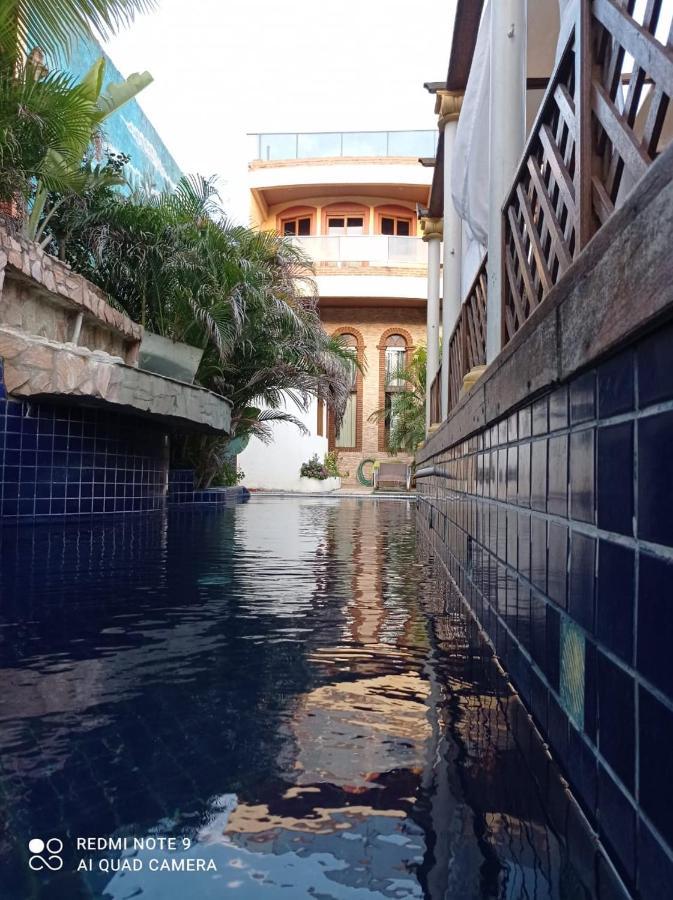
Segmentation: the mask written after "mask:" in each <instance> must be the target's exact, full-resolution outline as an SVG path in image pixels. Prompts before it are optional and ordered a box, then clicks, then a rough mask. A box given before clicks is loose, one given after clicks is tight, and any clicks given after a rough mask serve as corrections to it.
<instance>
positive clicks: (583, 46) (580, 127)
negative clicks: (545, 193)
mask: <svg viewBox="0 0 673 900" xmlns="http://www.w3.org/2000/svg"><path fill="white" fill-rule="evenodd" d="M592 79H593V47H592V42H591V0H579V2H578V4H577V20H576V22H575V122H576V129H577V132H576V135H575V203H576V210H577V223H576V227H575V253H574V256H575V257H577V254H578V253H579V252H580V251H581V250H582V249H583V248H584V247H586V245H587V244H588V243H589V241H590V240H591V237H592V236H593V233H594V230H595V229H594V216H593V200H592V180H593V174H594V172H593V170H594V161H595V154H594V141H593V133H592V121H591V119H592V113H591V95H592Z"/></svg>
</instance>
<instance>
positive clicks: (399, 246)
mask: <svg viewBox="0 0 673 900" xmlns="http://www.w3.org/2000/svg"><path fill="white" fill-rule="evenodd" d="M295 241H296V243H297V244H298V245H299V246H300V247H302V249H303V250H304V251H305V252H306V253H307V255H308V256H310V257H311V259H312V260H313V261H314V262H315V263H318V264H319V263H330V264H332V265H338V264H340V263H343V264H347V265H349V264H352V263H367V264H369V265H372V266H391V267H395V268H398V267H404V266H409V267H413V268H418V267H419V266H425V265H426V264H427V250H426V247H425V245H424V243H423V241H422V239H421V238H418V237H397V236H393V235H387V234H363V235H315V236H313V237H301V238H295Z"/></svg>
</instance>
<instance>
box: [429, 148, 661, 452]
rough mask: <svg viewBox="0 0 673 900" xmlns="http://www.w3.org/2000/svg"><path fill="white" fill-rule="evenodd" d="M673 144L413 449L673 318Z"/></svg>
mask: <svg viewBox="0 0 673 900" xmlns="http://www.w3.org/2000/svg"><path fill="white" fill-rule="evenodd" d="M671 246H673V146H672V147H669V148H668V149H667V150H666V152H665V153H663V154H662V155H661V157H660V158H659V159H658V160H657V161H656V162H655V163H654V164H653V165H652V166H651V167H650V169H649V170H648V171H647V173H646V174H645V176H644V177H643V179H642V180H641V182H640V183H639V184H638V185H637V186H636V187H635V189H634V190H633V191H632V192H631V194H630V195H629V197H628V198H627V199H626V202H625V203H624V205H623V206H622V207H621V208H620V209H619V210H617V212H616V213H615V214H614V215H613V216H612V218H611V219H610V220H609V221H608V222H607V224H606V225H604V226H603V228H601V230H600V231H598V232H597V234H596V235H595V237H594V238H593V239H592V240H591V241H590V243H589V244H588V245H587V247H586V248H585V250H584V251H583V252H582V253H581V255H580V256H579V258H578V259H577V260H576V262H575V263H574V264H573V265H572V266H571V267H570V269H569V270H568V271H567V272H566V274H565V275H564V277H563V278H562V279H561V280H560V281H559V282H558V284H556V285H555V286H554V288H553V289H552V290H551V291H550V292H549V294H548V296H547V297H546V299H545V300H544V301H543V302H542V303H541V304H540V306H538V308H537V309H536V310H535V312H534V313H533V315H532V316H531V317H530V318H529V319H528V321H527V322H526V323H525V324H524V326H523V327H522V328H521V329H520V331H518V332H517V334H516V335H515V336H514V338H513V339H512V340H511V341H510V343H509V344H508V345H507V346H506V347H505V348H504V350H503V351H502V352H501V353H500V355H499V356H498V357H497V359H495V360H494V361H493V362H492V363H491V365H490V366H489V367H488V369H487V370H486V372H485V373H484V374H483V375H482V377H481V378H480V379H479V381H478V382H477V383H476V384H475V385H474V387H473V388H472V389H471V390H470V391H469V392H468V393H467V394H466V395H465V397H464V398H463V399H462V400H461V401H460V402H459V403H458V405H457V406H456V407H455V408H454V410H453V411H452V413H451V414H450V416H449V418H448V419H447V421H446V422H444V423H443V424H442V426H441V427H440V428H439V429H438V430H437V431H436V432H435V434H434V435H432V436H431V437H430V438H429V440H428V441H427V442H426V443H425V444H424V445H423V447H422V448H421V449H420V450H419V451H418V452H417V454H416V461H417V462H418V463H423V462H424V461H426V460H428V459H430V458H431V457H433V456H436V455H437V454H438V453H440V452H442V451H443V450H446V449H447V448H448V447H452V446H453V445H454V444H456V443H458V442H459V441H462V440H464V439H465V438H466V437H469V436H470V435H472V434H474V433H475V432H477V431H479V430H480V429H482V428H484V427H485V426H486V425H489V424H491V423H492V422H494V421H495V420H496V419H499V418H501V417H502V416H504V415H506V414H507V413H509V412H510V411H511V410H512V409H515V408H516V407H517V406H519V405H521V404H522V403H524V402H525V401H528V400H530V399H531V397H533V396H535V395H536V394H539V393H541V392H542V391H544V390H545V389H547V388H550V387H551V386H553V385H554V384H557V383H559V382H561V381H567V380H568V379H569V378H571V377H572V376H573V375H575V374H577V373H578V372H580V371H581V370H582V369H585V368H589V367H590V366H592V365H595V364H596V362H597V361H599V360H600V359H601V358H603V357H605V356H608V355H610V354H611V353H612V352H614V351H615V350H617V349H618V348H620V347H622V346H624V345H625V344H627V343H629V342H630V341H632V340H634V338H636V337H638V336H640V335H641V334H642V333H643V332H645V331H647V330H650V329H652V328H653V327H655V326H656V325H658V324H659V323H660V322H662V321H664V320H666V319H669V318H671V316H673V253H672V252H671Z"/></svg>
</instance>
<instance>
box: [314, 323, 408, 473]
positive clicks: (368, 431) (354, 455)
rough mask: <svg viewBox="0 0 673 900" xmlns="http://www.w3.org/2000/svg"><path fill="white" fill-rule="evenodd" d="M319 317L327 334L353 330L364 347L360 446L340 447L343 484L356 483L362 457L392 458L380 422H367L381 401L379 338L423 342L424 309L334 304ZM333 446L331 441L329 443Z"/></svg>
mask: <svg viewBox="0 0 673 900" xmlns="http://www.w3.org/2000/svg"><path fill="white" fill-rule="evenodd" d="M320 318H321V319H322V322H323V325H324V326H325V329H326V330H327V332H328V334H332V333H333V332H334V331H335V330H337V329H339V330H340V331H343V330H344V329H345V330H349V329H350V328H352V329H353V333H355V334H356V336H358V335H359V336H361V338H362V344H363V347H364V357H365V364H366V369H365V371H364V373H363V374H362V376H361V380H362V389H361V395H360V396H361V403H360V409H359V410H358V416H360V417H361V422H362V425H361V433H362V440H361V448H360V449H358V450H356V451H347V450H340V451H339V458H340V460H341V468H342V470H343V471H347V472H348V473H349V474H348V477H347V478H343V479H342V485H344V486H348V485H354V484H357V480H356V472H357V468H358V466H359V464H360V462H361V461H362V460H363V459H385V460H389V459H390V458H391V457H390V456H389V454H388V453H387V452H386V449H385V444H384V440H383V426H382V423H378V422H370V421H369V417H370V415H371V414H372V413H373V412H374V411H375V410H377V409H380V408H381V407H382V406H383V403H384V389H385V369H384V355H383V353H382V352H381V342H382V339H383V340H385V335H386V334H391V333H395V334H402V335H403V336H405V337H407V341H408V342H411V343H412V345H413V346H414V347H418V346H419V345H420V344H425V310H424V309H420V308H414V307H411V308H410V307H406V308H405V307H403V306H399V307H398V306H394V307H375V306H371V307H367V306H358V307H345V306H344V307H341V306H339V307H336V306H334V307H333V306H328V307H325V308H321V310H320ZM330 446H332V443H330ZM396 459H399V460H400V461H410V460H411V457H407V456H404V455H403V454H400V456H398V457H396Z"/></svg>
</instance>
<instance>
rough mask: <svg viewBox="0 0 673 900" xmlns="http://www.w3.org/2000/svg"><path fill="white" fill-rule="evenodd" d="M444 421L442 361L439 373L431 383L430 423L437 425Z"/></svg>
mask: <svg viewBox="0 0 673 900" xmlns="http://www.w3.org/2000/svg"><path fill="white" fill-rule="evenodd" d="M441 421H442V366H441V363H440V366H439V368H438V369H437V374H436V375H435V377H434V378H433V380H432V384H431V385H430V424H431V425H436V424H437V423H438V422H441Z"/></svg>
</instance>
